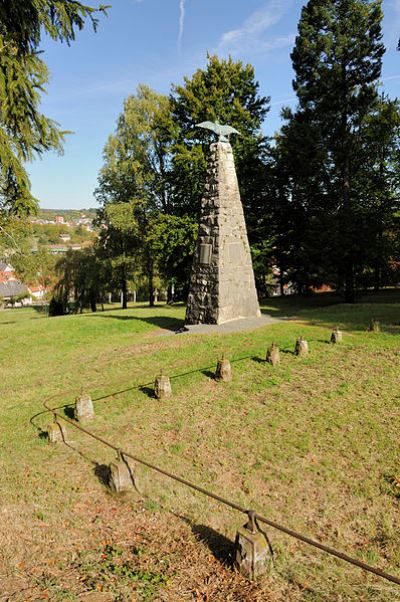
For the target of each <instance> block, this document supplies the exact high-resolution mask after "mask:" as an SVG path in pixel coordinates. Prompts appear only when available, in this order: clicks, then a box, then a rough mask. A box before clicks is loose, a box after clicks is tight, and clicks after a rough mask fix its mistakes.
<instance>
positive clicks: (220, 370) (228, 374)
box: [215, 356, 232, 382]
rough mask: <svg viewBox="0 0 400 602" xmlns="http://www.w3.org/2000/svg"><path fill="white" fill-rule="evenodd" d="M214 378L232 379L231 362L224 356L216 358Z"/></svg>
mask: <svg viewBox="0 0 400 602" xmlns="http://www.w3.org/2000/svg"><path fill="white" fill-rule="evenodd" d="M215 380H222V381H224V382H229V381H230V380H232V368H231V363H230V361H229V360H227V359H226V358H225V357H224V356H222V358H221V359H220V360H218V363H217V369H216V371H215Z"/></svg>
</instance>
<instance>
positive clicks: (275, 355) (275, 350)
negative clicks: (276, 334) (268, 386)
mask: <svg viewBox="0 0 400 602" xmlns="http://www.w3.org/2000/svg"><path fill="white" fill-rule="evenodd" d="M265 361H266V362H267V363H268V364H271V365H272V366H277V365H278V364H279V363H280V361H281V358H280V354H279V347H278V345H275V343H272V345H271V347H269V349H267V355H266V357H265Z"/></svg>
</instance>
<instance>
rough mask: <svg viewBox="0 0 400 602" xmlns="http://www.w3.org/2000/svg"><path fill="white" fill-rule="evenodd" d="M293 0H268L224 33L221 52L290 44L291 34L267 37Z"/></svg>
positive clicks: (250, 52) (249, 50)
mask: <svg viewBox="0 0 400 602" xmlns="http://www.w3.org/2000/svg"><path fill="white" fill-rule="evenodd" d="M399 2H400V0H399ZM291 4H292V0H267V2H265V4H264V6H262V7H261V8H260V9H258V10H256V11H255V12H254V13H252V14H251V15H250V16H249V17H247V19H246V20H245V21H244V23H243V24H242V25H241V26H240V27H238V28H237V29H232V30H230V31H227V32H225V33H224V34H222V36H221V39H220V41H219V44H218V50H219V51H220V52H224V53H229V54H233V55H235V54H238V53H240V54H243V53H246V54H258V53H259V52H265V51H267V50H272V49H274V48H283V47H286V46H289V45H290V44H291V43H292V42H293V40H294V34H293V35H290V36H280V37H274V38H272V39H269V40H268V39H265V36H264V34H265V33H266V31H268V29H270V28H271V27H273V26H274V25H276V24H277V23H279V21H280V20H281V19H282V17H283V16H284V15H285V13H287V12H288V11H289V10H290V6H291Z"/></svg>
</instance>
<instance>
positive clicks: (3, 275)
mask: <svg viewBox="0 0 400 602" xmlns="http://www.w3.org/2000/svg"><path fill="white" fill-rule="evenodd" d="M16 280H17V278H16V276H15V273H14V268H13V267H12V266H11V265H9V264H8V263H5V262H4V261H0V283H1V282H12V281H16Z"/></svg>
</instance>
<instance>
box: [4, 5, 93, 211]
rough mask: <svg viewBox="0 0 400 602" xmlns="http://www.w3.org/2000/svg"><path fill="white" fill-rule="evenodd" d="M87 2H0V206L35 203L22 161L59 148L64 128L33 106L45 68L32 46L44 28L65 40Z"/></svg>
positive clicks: (89, 12)
mask: <svg viewBox="0 0 400 602" xmlns="http://www.w3.org/2000/svg"><path fill="white" fill-rule="evenodd" d="M104 10H105V7H104V6H99V7H98V8H93V7H90V6H86V5H84V4H82V3H81V2H78V1H76V0H3V1H2V2H1V4H0V210H2V211H3V212H6V213H14V214H16V215H26V214H28V213H31V212H32V211H34V210H35V208H36V207H37V202H36V200H35V199H34V198H33V196H32V194H31V192H30V185H29V179H28V176H27V173H26V171H25V163H26V162H27V161H31V160H32V159H33V158H34V157H35V156H37V155H40V154H42V153H43V152H45V151H47V150H50V149H53V150H56V151H58V152H61V151H62V143H63V140H64V136H65V133H66V132H65V131H62V130H61V129H60V128H59V126H58V124H57V123H55V122H54V121H53V120H52V119H50V118H49V117H46V116H45V115H43V114H42V113H41V112H40V110H39V105H40V97H41V93H42V92H43V91H44V88H45V85H46V83H47V81H48V77H49V73H48V69H47V66H46V64H45V62H44V61H43V60H42V59H41V57H40V54H39V52H38V50H39V46H40V41H41V36H42V35H43V33H44V32H46V33H47V34H48V35H50V36H51V38H52V39H54V40H58V41H60V42H65V43H67V44H70V43H71V42H72V41H73V40H74V39H75V35H76V31H77V30H80V29H82V28H83V26H84V24H85V22H86V21H87V20H89V21H90V22H91V23H92V25H93V27H94V28H96V26H97V19H96V16H95V15H96V14H97V13H98V12H99V11H100V12H101V11H102V12H104Z"/></svg>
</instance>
